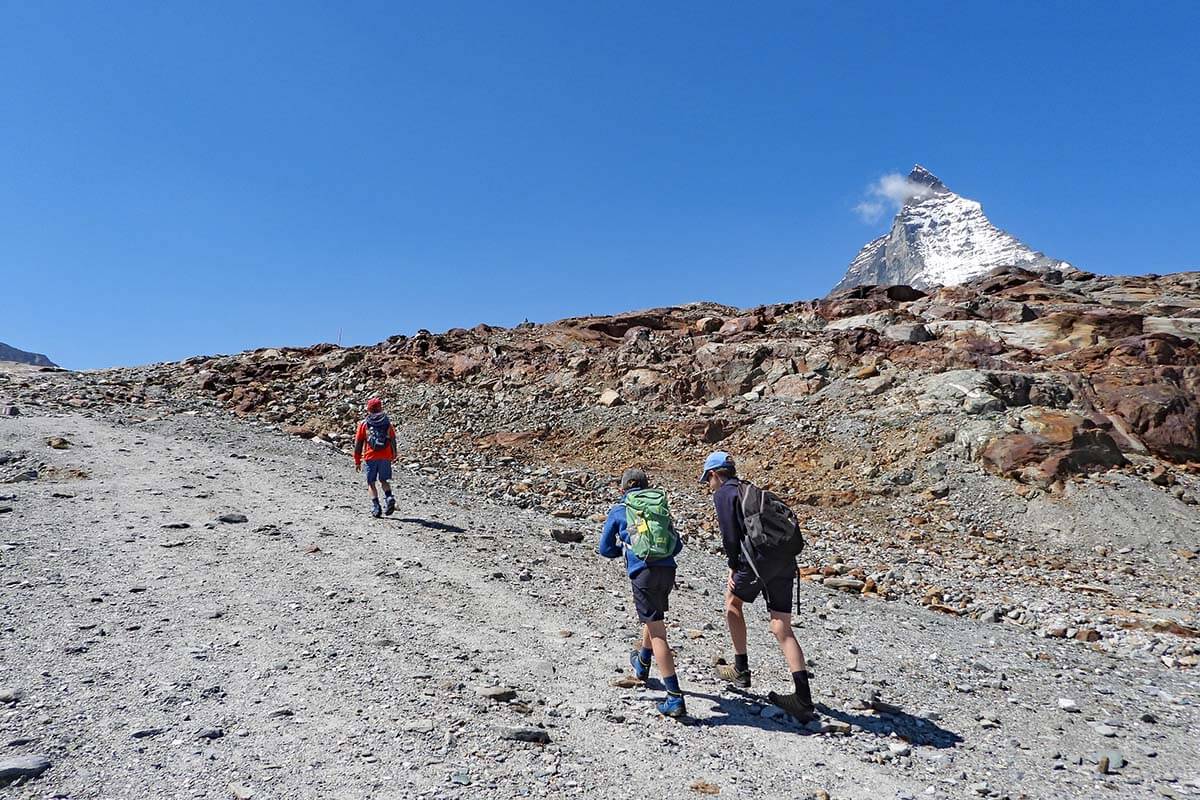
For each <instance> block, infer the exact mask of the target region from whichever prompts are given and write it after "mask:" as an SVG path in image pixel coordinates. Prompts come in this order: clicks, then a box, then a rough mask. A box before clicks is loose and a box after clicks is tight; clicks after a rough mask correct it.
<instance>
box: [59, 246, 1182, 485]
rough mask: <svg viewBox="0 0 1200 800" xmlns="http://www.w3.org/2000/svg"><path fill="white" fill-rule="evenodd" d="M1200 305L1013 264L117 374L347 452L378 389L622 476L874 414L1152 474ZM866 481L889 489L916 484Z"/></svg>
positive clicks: (914, 435) (799, 481)
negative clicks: (637, 463)
mask: <svg viewBox="0 0 1200 800" xmlns="http://www.w3.org/2000/svg"><path fill="white" fill-rule="evenodd" d="M1198 309H1200V275H1198V274H1197V273H1181V274H1177V275H1167V276H1153V277H1151V276H1139V277H1123V278H1112V277H1102V276H1097V275H1094V274H1091V273H1087V272H1082V271H1078V270H1072V269H1064V270H1052V271H1048V272H1038V271H1035V270H1028V269H1021V268H1012V267H1009V268H1001V269H997V270H993V271H991V272H989V273H988V274H986V275H984V276H981V277H979V278H977V279H975V280H970V281H967V282H965V283H962V284H960V285H956V286H947V287H941V288H937V289H933V290H931V291H929V292H925V291H921V290H918V289H913V288H911V287H908V286H888V287H879V286H856V287H852V288H850V289H847V290H845V291H841V292H838V293H836V294H834V295H832V296H831V297H828V298H824V299H820V300H814V301H809V302H790V303H780V304H774V305H767V306H760V307H757V308H752V309H733V308H729V307H726V306H719V305H714V304H695V305H688V306H679V307H672V308H660V309H652V310H649V311H642V312H634V313H629V314H621V315H617V316H613V317H581V318H574V319H567V320H562V321H559V322H553V323H549V324H545V325H532V324H525V325H521V326H518V327H516V328H511V329H505V328H494V327H490V326H484V325H480V326H476V327H475V328H471V329H463V328H459V329H454V330H451V331H447V332H445V333H441V334H434V333H431V332H429V331H419V332H417V333H416V334H415V335H413V336H395V337H392V338H390V339H388V340H387V341H386V342H382V343H380V344H378V345H375V346H373V347H358V348H339V347H335V346H333V345H329V344H322V345H316V346H313V347H309V348H302V349H270V350H259V351H254V352H250V353H243V354H240V355H236V356H223V357H214V358H195V359H189V360H188V361H186V362H183V363H182V364H178V365H161V366H157V367H149V368H144V369H143V370H140V371H130V370H125V371H113V372H110V373H103V374H102V375H101V382H100V384H99V386H100V387H103V391H104V394H105V399H115V398H122V397H123V398H125V399H128V400H130V401H134V402H153V401H154V398H155V397H156V396H164V395H165V394H167V393H170V394H172V395H176V396H187V395H196V396H198V397H201V398H205V399H207V400H209V401H212V402H215V403H217V404H219V405H221V406H224V407H225V408H228V409H230V410H232V411H233V412H234V413H236V414H239V415H243V416H251V417H254V418H256V419H259V420H262V421H264V422H268V423H274V424H278V425H280V426H281V427H284V428H285V429H286V430H288V431H290V432H292V433H294V434H295V435H297V436H303V437H306V438H313V439H316V440H319V441H327V442H329V443H331V444H334V445H336V446H345V445H346V444H347V443H348V436H349V431H350V430H352V426H353V424H354V422H355V421H356V419H357V416H358V414H359V405H360V404H361V400H362V398H363V397H365V396H367V395H368V394H380V395H382V396H384V397H385V398H388V399H389V402H394V403H397V404H400V405H401V406H402V407H403V408H404V411H403V413H404V414H405V415H406V416H409V417H411V418H414V419H417V420H426V421H427V426H426V430H425V432H424V433H422V434H421V435H422V436H425V437H427V438H426V439H425V440H426V441H429V442H436V447H437V449H438V451H439V452H441V453H443V454H445V457H451V456H452V454H455V453H460V454H464V455H463V457H464V458H465V457H466V454H468V453H469V452H473V451H474V450H478V449H480V448H485V449H488V450H489V451H491V450H497V449H500V450H507V451H510V452H514V453H525V454H528V455H529V456H537V457H538V458H553V459H558V460H560V461H563V462H566V463H575V464H587V465H591V464H598V463H601V462H603V466H604V468H605V469H617V468H618V466H619V465H616V464H609V463H608V459H611V458H612V454H613V453H621V452H630V451H636V452H638V453H641V454H643V455H644V456H645V457H646V458H647V459H655V460H657V463H659V464H662V465H667V466H670V465H673V464H675V463H676V462H678V461H680V460H681V459H682V460H687V459H692V458H695V453H696V450H697V449H703V448H706V447H709V446H711V445H712V444H715V443H716V442H722V443H723V445H722V446H728V447H731V448H739V449H740V450H741V451H743V452H746V453H747V454H748V456H749V457H751V458H753V457H755V454H758V457H760V458H762V459H763V460H764V461H769V460H771V457H772V456H771V454H772V453H779V452H784V453H799V452H800V451H801V450H802V449H803V448H805V447H809V446H811V445H809V444H806V442H809V441H811V437H810V435H809V433H810V432H812V431H817V430H821V431H834V430H837V429H838V428H839V426H845V425H850V424H851V421H852V420H858V421H857V422H854V423H853V424H854V425H857V426H859V429H860V430H861V433H860V434H859V439H860V441H861V446H862V447H865V448H869V449H868V451H867V457H869V458H871V459H874V461H875V462H878V463H879V464H880V465H882V466H881V467H880V469H881V470H882V469H883V466H888V465H894V464H896V463H899V461H900V460H903V459H910V460H911V459H913V458H915V456H917V455H919V454H920V453H923V452H931V451H933V450H936V449H937V448H939V447H943V446H945V445H947V444H950V443H953V450H954V452H956V453H959V454H960V455H962V456H963V457H966V458H969V459H972V460H974V461H977V462H978V463H979V464H981V465H982V466H983V467H985V468H986V469H987V470H989V471H990V472H992V473H994V474H996V475H1000V476H1004V477H1005V478H1009V479H1012V480H1015V481H1018V482H1020V483H1021V484H1023V485H1027V486H1036V487H1043V488H1054V487H1060V486H1061V485H1062V484H1063V482H1064V481H1066V480H1069V479H1070V477H1071V476H1072V475H1076V474H1080V475H1084V474H1089V473H1093V472H1097V471H1104V470H1111V469H1122V470H1127V471H1128V470H1134V471H1135V472H1137V474H1142V472H1144V471H1146V470H1147V469H1149V468H1148V467H1146V466H1145V463H1143V462H1144V461H1145V460H1146V459H1153V460H1157V461H1160V462H1162V463H1165V464H1168V465H1177V466H1179V467H1180V468H1184V469H1191V468H1192V467H1190V466H1189V465H1190V464H1192V463H1194V462H1200V402H1198V400H1197V398H1198V397H1200V341H1198V340H1197V339H1196V338H1194V337H1192V336H1188V335H1186V334H1188V333H1189V332H1190V331H1192V330H1193V329H1192V327H1191V322H1190V321H1191V320H1194V319H1196V318H1200V311H1198ZM1164 320H1166V321H1168V322H1164ZM1172 321H1177V322H1178V324H1175V323H1174V322H1172ZM1168 323H1170V324H1168ZM429 397H436V398H437V399H436V401H432V405H428V403H429V402H431V401H429V400H427V398H429ZM68 402H69V403H70V404H73V405H77V406H78V407H87V405H88V404H89V403H92V402H97V400H96V399H94V398H87V397H79V398H71V399H70V400H69V401H68ZM597 415H600V416H597ZM796 418H799V419H800V420H802V421H800V422H786V423H785V422H784V421H783V420H794V419H796ZM764 419H767V420H776V422H774V423H772V424H773V425H775V426H776V428H777V432H775V433H772V434H770V435H767V434H765V433H764V432H763V431H762V430H761V426H762V424H763V423H762V420H764ZM900 420H903V422H900ZM755 426H758V428H757V429H758V430H759V432H758V433H752V431H753V430H755V429H756V427H755ZM812 435H813V436H817V441H821V442H823V441H824V439H825V438H827V436H828V434H815V433H814V434H812ZM884 442H887V443H888V444H887V448H892V449H894V452H895V455H884V454H882V453H881V450H880V448H883V447H884V445H883V444H882V443H884ZM789 448H790V450H789ZM888 452H891V451H890V450H889V451H888ZM861 457H863V456H862V454H856V455H855V456H854V457H852V458H849V459H846V461H845V463H846V465H847V466H843V467H829V468H827V469H828V470H829V474H830V475H831V476H841V475H843V474H844V471H845V470H847V469H851V467H850V466H849V465H851V464H854V463H855V459H857V458H861ZM891 468H893V470H895V469H899V468H898V467H891ZM1197 469H1200V467H1198V468H1197ZM617 471H619V469H617ZM810 472H811V466H810V462H809V461H806V458H805V457H802V456H800V455H796V456H795V457H794V458H792V457H791V456H790V455H789V457H788V461H787V466H783V467H780V468H779V470H778V472H777V473H776V474H777V476H778V477H779V479H780V480H784V481H792V482H793V485H794V486H795V487H801V486H805V487H806V486H807V485H808V484H809V483H810V482H811V477H810ZM867 472H868V473H870V470H867ZM898 474H901V475H903V469H900V471H899V473H898ZM1147 474H1149V473H1147ZM880 475H881V476H882V475H883V473H882V472H881V473H880ZM832 479H834V481H835V483H836V482H837V481H838V480H843V478H841V477H837V478H832ZM866 480H867V481H868V482H869V485H868V486H867V488H866V490H865V491H866V492H867V493H868V494H869V493H870V492H885V493H886V492H895V491H900V489H899V488H898V487H906V486H910V485H914V484H912V483H906V482H904V481H900V482H896V481H894V480H891V479H888V480H884V478H883V477H878V476H874V475H871V474H868V477H867V478H866ZM851 483H854V484H856V487H855V488H845V489H842V488H839V489H836V490H833V489H830V490H824V489H822V490H820V491H815V494H814V496H819V497H820V498H825V499H822V500H821V503H825V501H826V500H827V499H828V498H830V497H835V496H836V497H838V498H842V499H839V500H838V502H844V499H845V498H847V497H857V496H861V492H863V491H864V489H863V487H862V486H858V485H857V484H859V483H861V479H859V478H855V480H854V481H851ZM796 490H797V491H799V489H796ZM809 493H813V492H812V491H810V492H809Z"/></svg>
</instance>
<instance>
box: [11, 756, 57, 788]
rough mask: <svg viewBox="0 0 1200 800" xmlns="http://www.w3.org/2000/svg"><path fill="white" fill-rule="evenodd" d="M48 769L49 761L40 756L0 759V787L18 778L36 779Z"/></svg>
mask: <svg viewBox="0 0 1200 800" xmlns="http://www.w3.org/2000/svg"><path fill="white" fill-rule="evenodd" d="M48 769H50V759H49V758H47V757H46V756H42V755H37V756H14V757H13V758H0V785H3V784H6V783H8V782H10V781H15V780H17V779H18V778H36V777H37V776H38V775H41V774H42V773H43V772H45V771H46V770H48Z"/></svg>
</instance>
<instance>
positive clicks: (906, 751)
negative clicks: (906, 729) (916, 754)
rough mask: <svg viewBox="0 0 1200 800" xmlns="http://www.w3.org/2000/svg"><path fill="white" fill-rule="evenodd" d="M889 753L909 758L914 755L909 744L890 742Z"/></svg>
mask: <svg viewBox="0 0 1200 800" xmlns="http://www.w3.org/2000/svg"><path fill="white" fill-rule="evenodd" d="M888 752H890V753H891V754H892V755H893V756H907V755H911V754H912V747H911V746H910V745H909V744H908V742H889V743H888Z"/></svg>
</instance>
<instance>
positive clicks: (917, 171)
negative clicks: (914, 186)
mask: <svg viewBox="0 0 1200 800" xmlns="http://www.w3.org/2000/svg"><path fill="white" fill-rule="evenodd" d="M908 182H909V183H918V184H920V185H921V186H928V187H929V188H930V189H933V190H934V191H949V189H946V184H944V183H942V179H941V178H939V177H938V176H937V175H934V174H933V173H932V172H930V171H929V170H927V169H925V168H924V167H922V166H921V165H920V164H914V165H913V168H912V172H910V173H908Z"/></svg>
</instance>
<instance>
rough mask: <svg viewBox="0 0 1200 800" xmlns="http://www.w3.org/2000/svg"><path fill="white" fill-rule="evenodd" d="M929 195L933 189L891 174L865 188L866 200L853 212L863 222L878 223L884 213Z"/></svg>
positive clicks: (896, 174) (899, 175) (894, 173)
mask: <svg viewBox="0 0 1200 800" xmlns="http://www.w3.org/2000/svg"><path fill="white" fill-rule="evenodd" d="M931 194H933V189H931V188H929V187H928V186H926V185H925V184H923V183H917V182H916V181H910V180H909V179H908V178H906V177H905V176H903V175H901V174H899V173H896V172H891V173H888V174H887V175H884V176H883V177H882V178H880V179H879V180H877V181H875V182H874V183H873V184H871V185H870V186H869V187H867V197H866V199H864V200H863V201H862V202H861V203H859V204H858V205H856V206H855V207H854V211H855V213H856V214H858V215H859V216H860V217H861V218H862V220H863V222H878V221H879V219H880V218H881V217H883V215H884V213H885V212H888V211H894V210H895V209H898V208H900V206H902V205H904V204H905V203H906V202H908V201H909V200H912V199H914V198H916V199H921V198H925V197H928V196H929V195H931Z"/></svg>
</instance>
